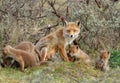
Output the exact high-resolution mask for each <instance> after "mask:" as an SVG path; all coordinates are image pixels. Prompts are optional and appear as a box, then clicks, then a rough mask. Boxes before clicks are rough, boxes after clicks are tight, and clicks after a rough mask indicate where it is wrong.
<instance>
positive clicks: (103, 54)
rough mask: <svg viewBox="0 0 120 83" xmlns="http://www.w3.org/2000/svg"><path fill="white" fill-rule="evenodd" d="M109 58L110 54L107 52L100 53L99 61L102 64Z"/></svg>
mask: <svg viewBox="0 0 120 83" xmlns="http://www.w3.org/2000/svg"><path fill="white" fill-rule="evenodd" d="M109 58H110V53H109V52H108V51H101V53H100V59H101V61H102V62H105V61H107V60H108V59H109Z"/></svg>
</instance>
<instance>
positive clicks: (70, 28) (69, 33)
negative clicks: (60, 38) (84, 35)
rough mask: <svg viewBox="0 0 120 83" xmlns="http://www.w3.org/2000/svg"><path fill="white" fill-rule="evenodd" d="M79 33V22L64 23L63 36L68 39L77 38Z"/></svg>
mask: <svg viewBox="0 0 120 83" xmlns="http://www.w3.org/2000/svg"><path fill="white" fill-rule="evenodd" d="M79 33H80V21H77V22H67V21H65V27H64V34H65V36H66V37H68V38H71V39H72V38H77V37H78V34H79Z"/></svg>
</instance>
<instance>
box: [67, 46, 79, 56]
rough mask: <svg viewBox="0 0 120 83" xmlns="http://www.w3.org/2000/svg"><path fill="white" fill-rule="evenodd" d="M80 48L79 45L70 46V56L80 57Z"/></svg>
mask: <svg viewBox="0 0 120 83" xmlns="http://www.w3.org/2000/svg"><path fill="white" fill-rule="evenodd" d="M78 50H79V46H78V45H70V46H69V55H70V56H77V55H78Z"/></svg>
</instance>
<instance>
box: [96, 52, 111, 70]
mask: <svg viewBox="0 0 120 83" xmlns="http://www.w3.org/2000/svg"><path fill="white" fill-rule="evenodd" d="M109 58H110V53H109V52H107V51H101V53H100V56H98V57H97V59H96V64H95V67H96V68H97V69H100V70H101V71H108V70H109Z"/></svg>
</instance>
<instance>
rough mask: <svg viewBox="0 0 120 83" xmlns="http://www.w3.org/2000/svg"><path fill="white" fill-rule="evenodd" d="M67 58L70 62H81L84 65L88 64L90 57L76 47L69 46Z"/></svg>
mask: <svg viewBox="0 0 120 83" xmlns="http://www.w3.org/2000/svg"><path fill="white" fill-rule="evenodd" d="M68 50H69V51H68V57H69V60H71V61H76V60H83V61H84V62H85V63H86V64H90V63H91V60H90V57H89V56H88V55H87V54H86V53H85V52H83V51H82V50H81V49H80V48H79V46H78V45H69V49H68Z"/></svg>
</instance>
